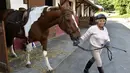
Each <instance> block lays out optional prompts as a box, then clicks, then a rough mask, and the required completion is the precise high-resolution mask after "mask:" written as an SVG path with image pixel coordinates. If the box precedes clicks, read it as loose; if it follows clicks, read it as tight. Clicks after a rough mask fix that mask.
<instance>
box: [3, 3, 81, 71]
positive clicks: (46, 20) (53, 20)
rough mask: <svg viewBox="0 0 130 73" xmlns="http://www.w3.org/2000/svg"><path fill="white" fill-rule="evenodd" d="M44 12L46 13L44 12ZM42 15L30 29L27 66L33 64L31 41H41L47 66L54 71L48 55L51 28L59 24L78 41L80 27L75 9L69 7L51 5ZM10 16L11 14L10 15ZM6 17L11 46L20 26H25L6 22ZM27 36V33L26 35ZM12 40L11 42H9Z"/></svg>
mask: <svg viewBox="0 0 130 73" xmlns="http://www.w3.org/2000/svg"><path fill="white" fill-rule="evenodd" d="M42 13H44V14H42ZM42 13H41V16H40V17H39V18H38V20H37V21H35V22H34V23H33V24H32V25H31V28H30V30H29V33H28V37H27V38H26V39H27V46H26V51H27V67H29V66H30V65H31V62H30V52H31V49H30V48H31V46H32V44H31V42H34V41H39V42H40V43H41V45H42V47H43V56H44V58H45V62H46V66H47V68H48V70H49V71H53V68H52V67H51V66H50V63H49V60H48V57H47V37H48V33H49V30H48V29H49V28H50V27H52V26H54V25H56V24H58V25H59V27H60V28H61V29H62V30H63V31H65V32H66V33H67V34H68V35H69V36H70V38H71V40H72V41H78V39H79V37H80V29H79V27H78V25H77V22H76V20H75V17H74V14H73V11H71V9H68V8H64V7H62V6H60V5H59V7H49V8H47V11H43V12H42ZM8 16H9V15H8ZM8 16H7V17H6V19H5V20H4V21H5V30H6V40H7V45H8V47H10V46H11V45H12V42H13V38H14V37H17V35H18V33H19V31H20V28H23V27H24V26H21V25H18V24H14V23H11V24H9V23H6V20H7V19H8ZM24 37H25V35H24ZM10 40H11V43H10V42H9V41H10Z"/></svg>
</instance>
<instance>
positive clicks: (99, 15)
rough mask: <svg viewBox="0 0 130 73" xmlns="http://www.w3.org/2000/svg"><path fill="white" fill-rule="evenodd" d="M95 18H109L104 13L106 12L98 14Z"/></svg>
mask: <svg viewBox="0 0 130 73" xmlns="http://www.w3.org/2000/svg"><path fill="white" fill-rule="evenodd" d="M95 19H96V20H97V19H105V20H107V18H106V16H105V15H104V14H98V15H97V16H96V17H95Z"/></svg>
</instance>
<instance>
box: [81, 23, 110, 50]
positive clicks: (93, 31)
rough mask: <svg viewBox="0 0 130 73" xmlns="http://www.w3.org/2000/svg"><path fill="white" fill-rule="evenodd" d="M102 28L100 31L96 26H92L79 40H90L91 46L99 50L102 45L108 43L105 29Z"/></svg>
mask: <svg viewBox="0 0 130 73" xmlns="http://www.w3.org/2000/svg"><path fill="white" fill-rule="evenodd" d="M103 28H104V29H103V30H101V29H99V28H98V26H97V25H93V26H91V27H90V28H89V29H88V30H87V31H86V33H85V34H83V35H82V36H81V39H82V40H86V39H88V38H90V39H89V41H90V44H91V45H92V46H94V47H97V48H101V47H102V45H103V44H105V43H106V42H108V41H110V38H109V35H108V31H107V28H106V27H105V26H104V27H103Z"/></svg>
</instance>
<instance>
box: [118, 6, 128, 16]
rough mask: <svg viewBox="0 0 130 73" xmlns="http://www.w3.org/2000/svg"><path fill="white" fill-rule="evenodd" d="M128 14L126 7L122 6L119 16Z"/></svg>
mask: <svg viewBox="0 0 130 73" xmlns="http://www.w3.org/2000/svg"><path fill="white" fill-rule="evenodd" d="M126 13H127V11H126V8H125V7H123V6H122V7H120V8H119V14H120V15H123V14H126Z"/></svg>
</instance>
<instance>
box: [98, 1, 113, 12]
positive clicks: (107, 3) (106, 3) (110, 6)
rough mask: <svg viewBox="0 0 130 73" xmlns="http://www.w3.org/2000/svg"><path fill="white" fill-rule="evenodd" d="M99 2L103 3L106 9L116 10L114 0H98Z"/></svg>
mask: <svg viewBox="0 0 130 73" xmlns="http://www.w3.org/2000/svg"><path fill="white" fill-rule="evenodd" d="M98 4H99V5H102V6H103V7H104V9H105V10H114V5H113V1H112V0H98Z"/></svg>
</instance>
